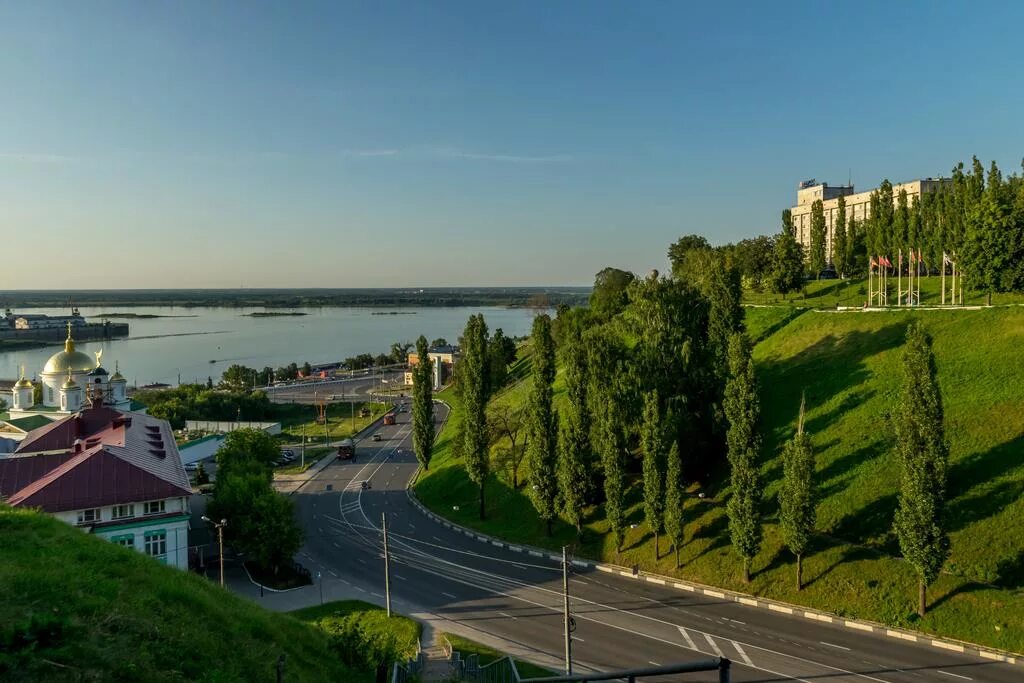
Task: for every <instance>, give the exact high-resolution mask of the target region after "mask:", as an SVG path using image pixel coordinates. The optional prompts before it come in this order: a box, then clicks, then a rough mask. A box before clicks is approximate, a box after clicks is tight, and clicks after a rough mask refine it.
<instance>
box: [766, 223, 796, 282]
mask: <svg viewBox="0 0 1024 683" xmlns="http://www.w3.org/2000/svg"><path fill="white" fill-rule="evenodd" d="M769 283H770V286H771V290H772V291H773V292H776V293H778V294H783V295H785V294H789V293H790V292H796V291H799V290H800V288H801V287H803V284H804V248H803V245H801V244H800V243H799V242H797V241H796V238H795V237H793V236H792V235H790V234H789V233H787V232H783V233H782V234H780V235H779V236H778V237H777V238H776V239H775V250H774V252H773V254H772V271H771V276H770V278H769Z"/></svg>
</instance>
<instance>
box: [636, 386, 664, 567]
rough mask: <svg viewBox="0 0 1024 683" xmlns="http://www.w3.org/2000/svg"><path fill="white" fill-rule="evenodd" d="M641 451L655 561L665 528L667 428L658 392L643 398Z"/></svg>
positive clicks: (645, 513)
mask: <svg viewBox="0 0 1024 683" xmlns="http://www.w3.org/2000/svg"><path fill="white" fill-rule="evenodd" d="M643 401H644V408H643V421H642V422H641V423H640V448H641V450H642V451H643V480H644V517H645V519H646V520H647V526H648V527H649V528H650V530H651V533H653V534H654V559H655V560H657V559H659V557H660V556H661V554H660V551H659V546H658V534H660V533H661V530H662V527H663V526H664V524H665V453H664V450H665V426H664V425H663V424H662V416H661V406H659V404H658V391H657V390H654V391H649V392H647V393H645V394H644V398H643Z"/></svg>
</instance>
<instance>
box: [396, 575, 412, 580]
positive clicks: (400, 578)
mask: <svg viewBox="0 0 1024 683" xmlns="http://www.w3.org/2000/svg"><path fill="white" fill-rule="evenodd" d="M395 578H396V579H398V580H399V581H408V580H409V579H407V578H405V577H404V576H400V575H398V574H395Z"/></svg>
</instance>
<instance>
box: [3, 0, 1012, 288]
mask: <svg viewBox="0 0 1024 683" xmlns="http://www.w3.org/2000/svg"><path fill="white" fill-rule="evenodd" d="M1022 25H1024V4H1021V3H1002V4H1000V5H997V4H988V3H923V2H920V3H919V2H903V3H887V2H856V3H822V2H813V3H811V2H806V3H801V2H794V3H759V2H746V3H728V2H722V3H693V4H688V3H683V2H630V3H623V2H569V1H566V2H529V1H523V2H478V1H472V2H455V1H445V0H440V1H438V2H429V3H428V2H419V1H415V2H413V1H410V2H388V1H384V0H375V1H373V2H360V3H354V2H353V3H349V2H325V3H315V2H299V3H295V2H278V3H262V2H240V3H232V2H188V1H183V2H163V3H153V2H147V3H131V2H102V1H100V0H93V1H91V2H73V1H71V0H65V1H64V2H57V3H52V2H45V1H35V2H16V1H15V0H0V45H2V46H3V47H2V57H0V253H2V254H3V255H4V256H5V257H6V258H5V259H4V266H3V268H2V269H0V290H5V289H81V288H122V287H123V288H149V287H152V288H171V287H189V288H194V287H239V286H243V287H410V286H473V285H477V286H502V285H587V284H590V283H591V282H592V281H593V276H594V274H595V273H596V272H597V271H598V270H600V269H601V268H603V267H605V266H608V265H612V266H616V267H620V268H624V269H629V270H633V271H635V272H647V271H648V270H650V269H651V268H658V269H665V268H666V267H667V261H666V256H665V252H666V248H667V247H668V245H669V244H670V243H671V242H672V241H673V240H675V239H676V238H678V237H679V236H680V235H684V234H689V233H700V234H703V235H705V236H706V237H707V238H708V239H709V240H710V241H711V242H712V243H716V244H718V243H725V242H730V241H736V240H739V239H743V238H745V237H750V236H754V235H758V234H766V233H773V232H777V231H778V229H779V214H780V211H781V210H782V209H783V208H786V207H787V206H790V205H791V204H792V203H793V202H794V200H795V196H796V185H797V183H798V182H799V181H801V180H805V179H809V178H816V179H818V180H819V181H821V180H824V181H828V182H831V183H833V184H839V183H844V182H846V181H847V179H848V178H852V180H853V182H854V183H855V185H856V186H857V188H858V190H865V189H870V188H871V187H873V186H875V185H877V183H878V182H879V181H880V180H881V179H882V178H890V179H891V180H893V181H903V180H910V179H913V178H918V177H927V176H935V175H942V174H948V172H949V170H950V168H951V167H952V166H953V165H954V163H956V162H957V161H959V160H962V159H963V160H967V161H969V160H970V157H971V155H974V154H976V155H978V156H979V157H980V158H981V159H983V160H984V161H985V162H986V163H987V161H988V160H990V159H995V160H996V161H997V162H998V163H999V164H1000V166H1001V167H1002V168H1003V169H1004V171H1018V170H1019V168H1020V166H1019V164H1020V160H1021V157H1022V156H1024V125H1022V123H1021V122H1022V121H1024V117H1022V114H1024V85H1022V81H1021V76H1020V67H1021V63H1022V61H1021V59H1022V58H1021V52H1020V38H1019V33H1020V31H1019V29H1020V26H1022Z"/></svg>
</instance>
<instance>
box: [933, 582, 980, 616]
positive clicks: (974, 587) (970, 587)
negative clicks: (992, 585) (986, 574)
mask: <svg viewBox="0 0 1024 683" xmlns="http://www.w3.org/2000/svg"><path fill="white" fill-rule="evenodd" d="M984 589H985V586H984V585H982V584H980V583H975V582H973V581H972V582H970V583H963V584H960V585H959V586H957V587H956V588H954V589H953V590H951V591H949V592H947V593H944V594H943V595H941V596H940V597H939V599H938V600H935V601H934V602H931V603H929V605H928V609H929V610H934V609H937V608H939V607H941V606H942V605H943V604H945V603H946V602H947V601H949V600H952V599H953V598H955V597H956V596H958V595H963V594H965V593H973V592H974V591H980V590H984Z"/></svg>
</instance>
